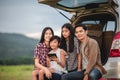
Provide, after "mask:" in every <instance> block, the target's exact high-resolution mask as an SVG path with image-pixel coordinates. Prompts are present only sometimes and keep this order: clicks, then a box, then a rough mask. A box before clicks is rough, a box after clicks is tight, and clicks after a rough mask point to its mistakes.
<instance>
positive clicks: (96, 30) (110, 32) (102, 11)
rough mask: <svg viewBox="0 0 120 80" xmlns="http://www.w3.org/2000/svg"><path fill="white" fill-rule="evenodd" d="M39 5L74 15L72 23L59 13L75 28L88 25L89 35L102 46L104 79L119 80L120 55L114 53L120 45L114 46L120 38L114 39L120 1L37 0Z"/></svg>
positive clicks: (118, 30) (117, 28) (118, 26)
mask: <svg viewBox="0 0 120 80" xmlns="http://www.w3.org/2000/svg"><path fill="white" fill-rule="evenodd" d="M38 2H39V3H40V4H45V5H49V6H51V7H53V8H55V9H57V10H58V11H59V12H60V10H64V11H66V12H69V13H71V14H72V17H71V19H69V18H68V17H67V16H65V14H63V13H61V12H60V14H62V15H63V16H65V17H66V18H67V19H69V22H70V23H71V24H72V25H73V26H75V25H76V24H78V23H82V24H85V25H86V26H87V27H88V35H89V36H90V37H92V38H94V39H95V40H97V42H98V44H99V47H100V50H101V61H102V64H103V66H104V67H105V69H106V70H107V72H108V73H107V74H106V75H104V76H103V77H104V78H109V79H115V80H117V79H120V68H119V67H120V52H119V51H118V53H117V54H116V53H115V52H114V50H118V49H119V48H120V47H119V46H120V43H119V44H118V45H119V46H118V45H115V41H120V37H119V38H117V40H116V38H115V36H117V33H119V32H120V18H119V14H120V7H119V3H120V1H119V0H38ZM119 35H120V34H119ZM114 46H116V48H115V47H114ZM113 54H116V56H113Z"/></svg>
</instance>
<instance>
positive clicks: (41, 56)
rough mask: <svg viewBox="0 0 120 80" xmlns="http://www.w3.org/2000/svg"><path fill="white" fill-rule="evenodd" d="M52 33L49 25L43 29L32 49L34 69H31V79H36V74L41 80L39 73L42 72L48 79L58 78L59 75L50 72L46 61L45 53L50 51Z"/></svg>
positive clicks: (54, 79)
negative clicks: (38, 40)
mask: <svg viewBox="0 0 120 80" xmlns="http://www.w3.org/2000/svg"><path fill="white" fill-rule="evenodd" d="M53 35H54V33H53V30H52V29H51V28H50V27H46V28H44V29H43V31H42V35H41V40H40V42H39V43H38V44H37V45H36V47H35V49H34V70H33V71H32V80H37V77H36V76H39V80H41V79H40V78H41V73H43V72H44V74H45V77H47V78H48V79H50V78H52V80H56V79H57V78H59V75H57V74H51V72H50V71H49V69H48V68H47V63H46V60H47V55H48V52H49V51H50V47H49V41H50V38H51V37H52V36H53ZM43 79H44V78H43Z"/></svg>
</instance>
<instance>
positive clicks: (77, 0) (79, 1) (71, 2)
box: [58, 0, 108, 8]
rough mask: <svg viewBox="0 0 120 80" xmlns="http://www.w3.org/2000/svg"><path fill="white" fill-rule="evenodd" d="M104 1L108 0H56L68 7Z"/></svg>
mask: <svg viewBox="0 0 120 80" xmlns="http://www.w3.org/2000/svg"><path fill="white" fill-rule="evenodd" d="M106 2H108V0H61V1H59V2H58V4H59V5H61V6H64V7H68V8H77V7H82V6H85V5H88V4H93V3H106Z"/></svg>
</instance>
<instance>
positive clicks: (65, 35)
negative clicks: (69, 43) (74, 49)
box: [62, 27, 70, 39]
mask: <svg viewBox="0 0 120 80" xmlns="http://www.w3.org/2000/svg"><path fill="white" fill-rule="evenodd" d="M62 35H63V37H64V38H65V39H67V38H68V37H69V36H70V31H69V29H67V28H65V27H64V28H62Z"/></svg>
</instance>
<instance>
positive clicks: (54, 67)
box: [48, 36, 67, 74]
mask: <svg viewBox="0 0 120 80" xmlns="http://www.w3.org/2000/svg"><path fill="white" fill-rule="evenodd" d="M59 44H60V38H59V37H58V36H53V37H52V38H51V39H50V47H51V49H52V50H51V51H50V52H49V54H56V56H50V57H49V58H48V66H49V67H50V71H51V72H52V73H58V74H63V73H67V71H65V61H66V58H65V55H66V52H65V51H64V50H63V49H60V48H59Z"/></svg>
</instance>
